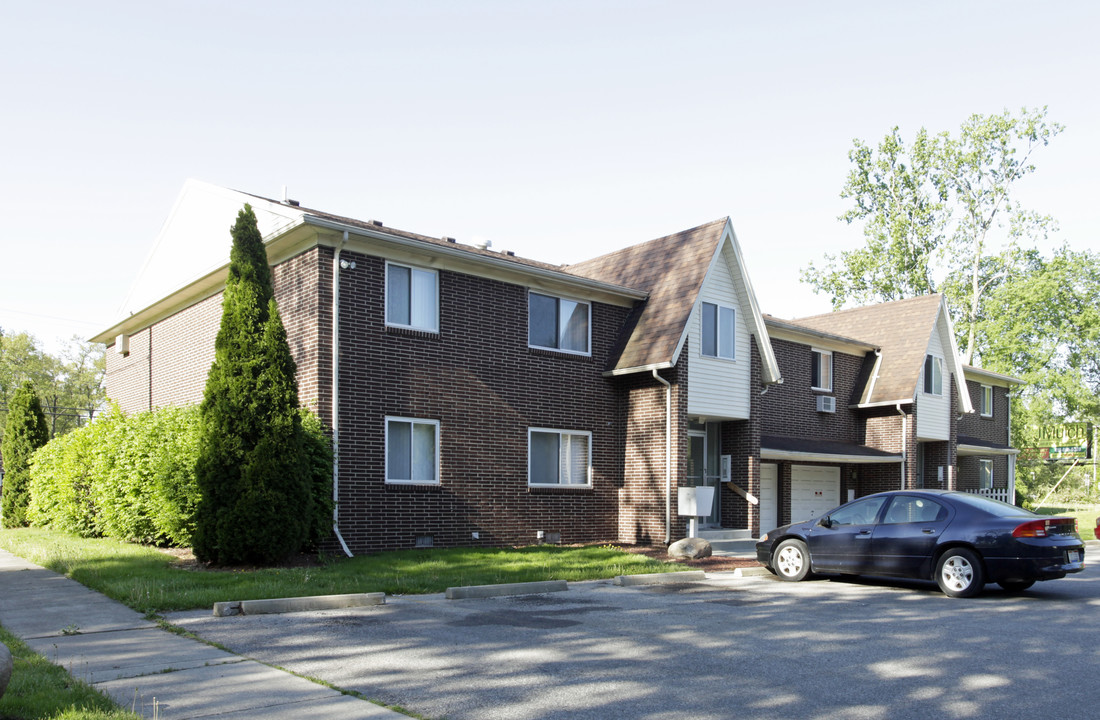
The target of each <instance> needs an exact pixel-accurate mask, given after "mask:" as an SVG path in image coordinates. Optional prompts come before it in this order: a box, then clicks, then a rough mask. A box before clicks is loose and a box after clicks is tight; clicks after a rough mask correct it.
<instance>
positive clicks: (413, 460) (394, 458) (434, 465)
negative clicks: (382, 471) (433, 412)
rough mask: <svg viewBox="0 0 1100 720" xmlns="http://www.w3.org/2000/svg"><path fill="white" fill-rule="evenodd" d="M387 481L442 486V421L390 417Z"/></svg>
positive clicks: (387, 446) (387, 425)
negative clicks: (440, 435) (440, 473)
mask: <svg viewBox="0 0 1100 720" xmlns="http://www.w3.org/2000/svg"><path fill="white" fill-rule="evenodd" d="M386 482H387V483H396V484H404V485H438V484H439V421H438V420H419V419H416V418H403V417H387V418H386Z"/></svg>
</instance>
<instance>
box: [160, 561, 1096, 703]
mask: <svg viewBox="0 0 1100 720" xmlns="http://www.w3.org/2000/svg"><path fill="white" fill-rule="evenodd" d="M168 619H169V621H171V622H173V623H175V624H177V625H181V626H183V627H185V628H187V629H189V630H191V631H193V632H195V633H197V634H199V635H200V636H201V637H203V638H205V639H207V640H212V641H216V642H218V643H221V644H223V645H225V646H227V647H228V648H230V649H232V650H234V651H236V652H238V653H241V654H244V655H246V656H249V657H252V658H255V659H257V660H260V661H262V662H265V663H270V664H274V665H278V666H280V667H283V668H286V669H288V670H292V671H294V672H297V673H301V674H304V675H309V676H312V677H316V678H321V679H323V680H326V681H328V682H330V683H333V684H335V685H337V686H339V687H342V688H345V689H350V690H356V691H359V692H361V693H363V694H364V695H366V696H367V697H370V698H372V699H375V700H379V701H382V702H385V703H388V704H394V705H400V706H402V707H404V708H407V709H408V710H411V711H414V712H416V713H419V714H421V715H422V716H424V717H426V718H431V719H433V720H442V719H443V718H449V719H450V720H460V719H471V720H472V719H474V718H477V719H479V720H480V719H492V718H502V719H503V718H507V719H509V720H516V719H522V718H600V719H604V718H647V719H654V720H656V719H664V718H693V719H697V718H704V719H705V718H794V717H797V718H883V719H886V718H890V719H894V718H998V719H1000V718H1007V717H1089V716H1092V715H1094V714H1095V712H1096V708H1100V680H1098V678H1100V576H1098V575H1097V574H1096V573H1095V571H1092V570H1086V571H1085V572H1084V573H1082V574H1080V575H1078V576H1076V577H1070V578H1067V579H1064V580H1057V581H1053V582H1046V583H1038V584H1037V585H1035V587H1034V588H1032V589H1031V590H1030V591H1028V592H1027V593H1025V594H1023V595H1018V596H1012V595H1007V594H1005V593H1003V592H1002V591H1001V590H1000V588H998V587H997V586H996V585H991V586H989V587H987V589H986V590H985V592H984V593H983V594H981V595H979V596H978V597H976V598H973V599H970V600H951V599H949V598H947V597H945V596H943V595H942V594H941V593H940V592H939V591H938V590H937V589H936V588H935V586H934V585H932V584H930V583H928V584H923V583H913V582H880V581H872V580H821V581H811V582H804V583H796V584H788V583H781V582H779V581H776V580H774V579H772V578H770V577H753V578H743V579H734V578H731V577H725V576H722V575H718V576H715V579H709V580H707V581H705V582H697V583H684V584H679V585H671V586H669V585H664V586H660V585H658V586H648V587H640V588H639V587H628V588H623V587H616V586H614V585H612V584H611V583H610V582H589V583H574V584H572V585H570V589H569V591H567V592H562V593H550V594H544V595H536V596H516V597H503V598H493V599H480V600H446V599H444V598H443V597H442V596H441V595H431V596H417V597H404V598H387V604H386V605H383V606H375V607H369V608H358V609H348V610H340V611H323V612H312V613H297V614H290V615H260V616H249V617H225V618H215V617H212V616H211V615H210V613H209V611H203V612H187V613H173V614H171V615H169V617H168Z"/></svg>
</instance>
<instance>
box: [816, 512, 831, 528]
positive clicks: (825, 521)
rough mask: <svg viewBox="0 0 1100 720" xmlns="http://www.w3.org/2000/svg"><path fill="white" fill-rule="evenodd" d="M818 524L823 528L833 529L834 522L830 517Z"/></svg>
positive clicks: (822, 519) (819, 521) (824, 518)
mask: <svg viewBox="0 0 1100 720" xmlns="http://www.w3.org/2000/svg"><path fill="white" fill-rule="evenodd" d="M817 524H818V525H820V526H821V527H827V528H831V527H832V526H833V520H832V518H830V517H829V516H828V515H826V516H825V517H823V518H821V519H820V520H818V521H817Z"/></svg>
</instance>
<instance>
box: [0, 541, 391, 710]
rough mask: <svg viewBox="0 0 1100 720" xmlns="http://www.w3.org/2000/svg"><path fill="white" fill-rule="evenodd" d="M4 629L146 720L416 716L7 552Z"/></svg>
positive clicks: (0, 582)
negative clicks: (235, 648) (231, 646)
mask: <svg viewBox="0 0 1100 720" xmlns="http://www.w3.org/2000/svg"><path fill="white" fill-rule="evenodd" d="M0 625H3V626H4V628H5V629H6V630H8V631H9V632H11V633H13V634H15V635H17V636H19V637H20V638H22V640H23V641H24V642H25V643H27V645H29V646H30V647H31V648H32V649H34V651H35V652H37V653H39V654H40V655H42V656H44V657H46V658H47V659H49V660H50V661H51V662H53V663H56V664H57V665H60V666H61V667H63V668H65V669H66V670H68V671H69V672H70V673H71V674H72V675H73V677H76V678H78V679H81V680H84V681H86V682H88V683H90V684H92V685H93V686H95V687H96V688H98V689H99V690H101V691H102V692H104V693H106V694H107V695H110V696H111V697H112V698H113V699H114V700H115V702H117V703H118V704H119V705H121V706H123V707H124V708H127V709H132V710H134V711H135V712H138V713H140V714H142V715H144V716H145V717H153V716H154V715H155V716H156V717H157V718H160V719H162V720H184V719H185V718H208V717H213V716H217V717H218V718H219V720H236V719H239V718H270V719H272V720H282V719H284V718H285V719H287V720H290V719H292V718H293V719H297V718H304V717H320V718H334V719H335V720H358V719H361V718H372V719H379V720H380V719H382V718H390V719H396V718H406V717H407V716H405V715H402V714H400V713H396V712H394V711H392V710H387V709H386V708H383V707H380V706H378V705H375V704H373V703H370V702H367V701H366V700H360V699H359V698H356V697H352V696H349V695H342V694H341V693H339V692H337V691H336V690H332V689H330V688H327V687H324V686H323V685H318V684H316V683H313V682H310V681H309V680H304V679H302V678H300V677H298V676H296V675H292V674H290V673H288V672H284V671H282V670H277V669H275V668H272V667H270V666H268V665H264V664H262V663H259V662H255V661H253V660H249V659H247V658H244V657H241V656H240V655H234V654H232V653H229V652H226V651H224V650H219V649H217V648H215V647H212V646H210V645H206V644H204V643H201V642H199V641H197V640H191V639H189V638H184V637H180V636H179V635H175V634H173V633H170V632H168V631H166V630H162V629H160V628H159V627H157V625H156V624H155V623H152V622H150V621H148V620H146V619H145V618H144V617H142V616H141V615H140V614H138V613H137V612H135V611H133V610H131V609H130V608H128V607H126V606H125V605H122V604H121V603H117V602H115V601H114V600H110V599H108V598H106V597H104V596H103V595H100V594H99V593H97V592H93V591H91V590H89V589H88V588H86V587H84V586H83V585H81V584H80V583H78V582H75V581H73V580H70V579H68V578H66V577H64V576H62V575H58V574H57V573H54V572H52V571H50V570H46V569H44V568H41V567H39V566H38V565H35V564H33V563H30V562H27V561H26V560H23V559H22V558H20V557H17V556H15V555H12V554H11V553H9V552H6V551H4V550H0Z"/></svg>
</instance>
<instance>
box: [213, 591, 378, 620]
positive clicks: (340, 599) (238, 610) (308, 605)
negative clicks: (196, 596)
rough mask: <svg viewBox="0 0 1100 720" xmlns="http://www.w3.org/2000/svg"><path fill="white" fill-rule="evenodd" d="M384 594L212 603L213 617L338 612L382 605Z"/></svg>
mask: <svg viewBox="0 0 1100 720" xmlns="http://www.w3.org/2000/svg"><path fill="white" fill-rule="evenodd" d="M385 603H386V593H380V592H376V593H352V594H347V595H312V596H309V597H295V598H273V599H269V600H238V601H235V602H233V601H230V602H219V603H214V616H215V617H227V616H230V615H276V614H279V613H290V612H307V611H310V610H338V609H340V608H351V607H366V606H368V605H384V604H385Z"/></svg>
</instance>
